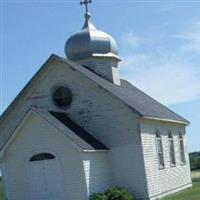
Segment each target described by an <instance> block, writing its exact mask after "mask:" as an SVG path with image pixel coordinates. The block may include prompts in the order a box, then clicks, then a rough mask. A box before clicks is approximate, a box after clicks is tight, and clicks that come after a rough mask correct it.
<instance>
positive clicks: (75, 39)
mask: <svg viewBox="0 0 200 200" xmlns="http://www.w3.org/2000/svg"><path fill="white" fill-rule="evenodd" d="M65 53H66V56H67V57H68V59H69V60H72V61H80V60H84V59H88V58H92V57H101V56H102V57H113V58H115V59H117V60H118V61H119V60H120V58H119V57H118V56H117V55H118V48H117V44H116V42H115V40H114V39H113V38H112V37H111V36H110V35H109V34H107V33H105V32H103V31H100V30H98V29H96V27H95V26H94V25H93V23H92V21H91V15H90V13H89V12H86V13H85V24H84V26H83V28H82V29H81V30H80V31H79V32H77V33H75V34H74V35H72V36H71V37H70V38H69V39H68V40H67V42H66V45H65Z"/></svg>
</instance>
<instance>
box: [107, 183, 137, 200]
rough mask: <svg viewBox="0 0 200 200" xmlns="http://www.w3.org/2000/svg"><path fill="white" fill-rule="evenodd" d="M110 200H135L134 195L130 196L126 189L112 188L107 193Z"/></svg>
mask: <svg viewBox="0 0 200 200" xmlns="http://www.w3.org/2000/svg"><path fill="white" fill-rule="evenodd" d="M105 194H106V196H107V198H108V200H134V199H135V198H134V197H133V195H132V194H130V193H129V192H128V191H127V190H126V189H125V188H121V187H117V186H116V187H112V188H110V189H108V190H107V191H106V192H105Z"/></svg>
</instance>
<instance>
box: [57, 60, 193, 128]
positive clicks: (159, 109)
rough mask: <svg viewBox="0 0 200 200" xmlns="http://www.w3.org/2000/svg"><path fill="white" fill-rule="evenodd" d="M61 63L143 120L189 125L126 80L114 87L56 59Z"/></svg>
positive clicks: (85, 70)
mask: <svg viewBox="0 0 200 200" xmlns="http://www.w3.org/2000/svg"><path fill="white" fill-rule="evenodd" d="M58 58H59V59H60V60H61V61H63V62H65V63H67V64H69V65H71V66H73V67H75V68H76V69H77V70H79V71H80V72H81V73H83V74H84V75H86V76H87V77H88V78H90V79H92V80H93V81H95V82H96V83H97V84H98V85H100V86H102V87H103V88H104V89H106V90H107V91H108V92H110V93H111V94H112V95H114V96H115V97H117V98H118V99H120V100H121V101H123V102H124V103H126V104H127V105H128V106H129V107H131V108H132V109H133V110H134V111H136V112H137V113H138V114H139V115H141V116H142V117H143V118H147V119H154V120H162V121H169V122H170V121H171V122H177V123H183V124H189V123H190V122H189V121H187V120H186V119H184V118H183V117H181V116H180V115H178V114H177V113H175V112H173V111H172V110H170V109H169V108H167V107H166V106H164V105H162V104H161V103H159V102H158V101H156V100H155V99H153V98H152V97H150V96H149V95H147V94H145V93H144V92H143V91H141V90H140V89H138V88H136V87H135V86H133V85H132V84H131V83H129V82H128V81H126V80H123V79H121V86H118V85H115V84H112V83H110V82H109V81H107V80H106V79H104V78H102V77H100V76H98V75H97V74H95V73H93V72H91V71H89V70H88V69H86V68H84V67H81V66H80V65H79V64H76V63H74V62H71V61H69V60H67V59H65V58H62V57H58Z"/></svg>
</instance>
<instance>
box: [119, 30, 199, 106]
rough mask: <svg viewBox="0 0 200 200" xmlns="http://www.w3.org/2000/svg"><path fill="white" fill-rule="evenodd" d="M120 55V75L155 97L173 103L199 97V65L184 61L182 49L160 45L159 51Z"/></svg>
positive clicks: (165, 102)
mask: <svg viewBox="0 0 200 200" xmlns="http://www.w3.org/2000/svg"><path fill="white" fill-rule="evenodd" d="M193 34H194V35H193V36H195V35H196V33H193ZM129 36H130V37H131V34H129ZM133 36H134V37H133V41H134V40H135V35H134V34H133ZM136 38H137V37H136ZM153 39H154V38H153ZM129 40H130V41H131V38H129ZM140 40H141V38H140ZM155 40H156V38H155ZM190 41H191V40H190ZM122 42H124V41H123V40H122ZM140 44H142V42H141V43H140ZM127 45H129V44H127ZM185 45H186V44H185ZM187 45H189V44H187ZM190 45H192V43H191V44H190ZM191 47H192V46H191ZM193 47H194V46H193ZM199 48H200V45H199ZM196 50H197V48H196ZM122 59H123V61H122V63H121V66H122V68H121V69H122V76H123V77H124V78H125V79H127V80H129V81H130V82H131V83H133V84H134V85H135V86H137V87H139V88H140V89H142V90H143V91H144V92H146V93H147V94H149V95H150V96H152V97H154V98H155V99H157V100H158V101H160V102H162V103H164V104H166V105H173V104H178V103H182V102H187V101H192V100H197V99H200V78H199V77H200V67H197V66H195V64H192V63H188V59H187V57H185V55H183V54H182V51H178V50H177V52H170V51H167V50H166V49H164V50H163V54H162V52H160V53H156V54H155V52H153V48H152V49H150V50H149V52H146V53H145V54H140V53H133V55H130V54H125V55H124V56H122Z"/></svg>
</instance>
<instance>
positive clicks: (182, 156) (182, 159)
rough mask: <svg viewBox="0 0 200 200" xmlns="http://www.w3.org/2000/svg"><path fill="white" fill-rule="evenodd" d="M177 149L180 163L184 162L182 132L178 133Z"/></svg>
mask: <svg viewBox="0 0 200 200" xmlns="http://www.w3.org/2000/svg"><path fill="white" fill-rule="evenodd" d="M179 151H180V160H181V164H185V150H184V140H183V135H182V133H179Z"/></svg>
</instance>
